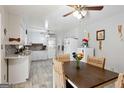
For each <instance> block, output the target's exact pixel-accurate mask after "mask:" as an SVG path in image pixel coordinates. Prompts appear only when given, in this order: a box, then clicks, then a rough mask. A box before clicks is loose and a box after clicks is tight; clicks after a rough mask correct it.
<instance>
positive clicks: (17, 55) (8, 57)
mask: <svg viewBox="0 0 124 93" xmlns="http://www.w3.org/2000/svg"><path fill="white" fill-rule="evenodd" d="M29 55H30V54H29ZM29 55H19V54H10V55H9V54H8V55H6V56H5V59H20V58H25V57H27V56H29Z"/></svg>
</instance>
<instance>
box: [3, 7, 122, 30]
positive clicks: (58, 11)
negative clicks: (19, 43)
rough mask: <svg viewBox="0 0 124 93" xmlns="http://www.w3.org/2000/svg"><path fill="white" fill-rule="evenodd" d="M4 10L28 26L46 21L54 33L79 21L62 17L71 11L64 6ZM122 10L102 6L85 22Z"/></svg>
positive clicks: (41, 24)
mask: <svg viewBox="0 0 124 93" xmlns="http://www.w3.org/2000/svg"><path fill="white" fill-rule="evenodd" d="M5 9H6V10H7V11H8V12H9V13H12V14H16V15H20V16H22V17H23V18H24V20H25V22H26V23H27V24H28V25H30V26H44V22H45V20H46V19H47V20H48V22H49V27H50V29H52V30H54V31H68V30H70V29H73V28H74V27H77V26H78V25H79V24H80V21H79V20H78V19H76V18H74V17H73V16H72V15H70V16H68V17H62V15H63V14H65V13H67V12H69V11H72V10H73V9H72V8H70V7H68V6H64V5H19V6H18V5H17V6H15V5H10V6H5ZM122 10H124V6H119V5H115V6H114V5H113V6H104V9H103V10H102V11H98V12H91V11H90V12H89V14H88V15H87V17H86V18H85V20H87V21H88V22H96V21H97V20H99V19H101V20H102V19H104V18H106V17H110V16H114V15H116V14H118V13H121V12H122Z"/></svg>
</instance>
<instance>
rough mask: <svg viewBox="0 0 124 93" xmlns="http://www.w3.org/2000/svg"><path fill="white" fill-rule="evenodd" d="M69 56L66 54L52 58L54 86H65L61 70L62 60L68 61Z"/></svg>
mask: <svg viewBox="0 0 124 93" xmlns="http://www.w3.org/2000/svg"><path fill="white" fill-rule="evenodd" d="M69 60H70V58H69V55H68V54H64V55H61V56H58V57H57V58H53V86H54V87H56V88H64V87H65V76H64V71H63V64H64V62H69Z"/></svg>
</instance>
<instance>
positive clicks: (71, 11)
mask: <svg viewBox="0 0 124 93" xmlns="http://www.w3.org/2000/svg"><path fill="white" fill-rule="evenodd" d="M73 12H74V11H71V12H69V13H67V14H65V15H63V17H66V16H68V15H71V14H72V13H73Z"/></svg>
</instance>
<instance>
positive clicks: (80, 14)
mask: <svg viewBox="0 0 124 93" xmlns="http://www.w3.org/2000/svg"><path fill="white" fill-rule="evenodd" d="M86 14H87V11H84V10H83V11H75V12H74V13H73V16H74V17H76V18H78V19H81V18H83V17H84V16H86Z"/></svg>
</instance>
